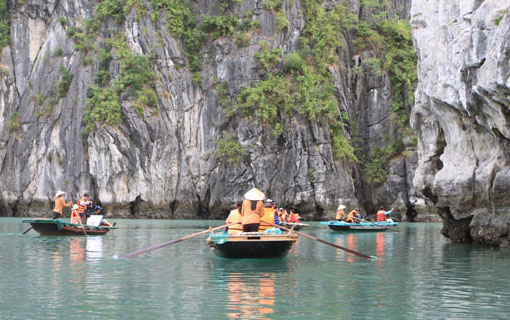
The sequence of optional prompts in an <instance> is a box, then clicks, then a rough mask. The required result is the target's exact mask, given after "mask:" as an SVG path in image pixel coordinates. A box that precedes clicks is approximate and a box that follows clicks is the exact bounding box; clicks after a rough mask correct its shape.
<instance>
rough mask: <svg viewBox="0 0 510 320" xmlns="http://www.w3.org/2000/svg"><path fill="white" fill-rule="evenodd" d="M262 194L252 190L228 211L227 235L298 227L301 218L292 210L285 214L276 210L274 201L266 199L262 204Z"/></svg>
mask: <svg viewBox="0 0 510 320" xmlns="http://www.w3.org/2000/svg"><path fill="white" fill-rule="evenodd" d="M264 197H265V195H264V193H263V192H262V191H260V190H259V189H257V188H253V189H251V190H250V191H248V192H247V193H246V194H245V195H244V198H245V200H244V201H240V202H238V203H237V204H236V206H235V207H234V208H232V210H231V211H230V214H229V215H228V217H227V219H226V223H227V224H230V226H228V227H227V232H228V233H229V234H237V233H240V232H264V231H266V230H270V229H272V228H275V227H278V226H281V225H287V226H289V225H290V226H292V225H293V224H296V225H299V224H300V222H299V219H300V218H301V217H300V216H299V214H298V213H296V211H294V210H293V209H292V210H290V211H289V212H287V210H285V209H284V208H279V209H278V208H277V203H276V201H273V200H271V199H267V200H266V202H265V203H264V201H263V200H264Z"/></svg>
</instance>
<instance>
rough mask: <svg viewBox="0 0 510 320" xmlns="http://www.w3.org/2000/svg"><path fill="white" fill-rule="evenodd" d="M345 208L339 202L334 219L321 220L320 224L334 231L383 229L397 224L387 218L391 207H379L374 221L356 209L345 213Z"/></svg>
mask: <svg viewBox="0 0 510 320" xmlns="http://www.w3.org/2000/svg"><path fill="white" fill-rule="evenodd" d="M345 208H346V207H345V206H344V205H343V204H340V205H339V206H338V209H337V211H336V220H333V221H326V222H321V224H325V225H328V226H329V228H330V229H332V230H334V231H350V230H351V231H385V230H387V229H388V228H390V227H394V226H397V225H398V223H396V222H394V221H393V220H392V219H388V218H387V216H388V215H390V214H391V213H392V212H393V209H391V210H390V211H386V210H384V208H382V207H381V208H380V210H379V211H377V213H376V221H375V222H371V221H369V220H368V217H367V216H366V215H364V214H362V213H360V212H359V211H358V210H356V209H353V210H351V211H350V212H349V214H348V215H346V214H345V211H344V209H345Z"/></svg>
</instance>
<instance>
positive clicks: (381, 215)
mask: <svg viewBox="0 0 510 320" xmlns="http://www.w3.org/2000/svg"><path fill="white" fill-rule="evenodd" d="M392 212H393V208H392V209H391V210H390V211H385V210H384V208H382V207H381V209H379V211H377V214H376V217H377V222H386V221H387V219H386V216H387V215H390V214H391V213H392Z"/></svg>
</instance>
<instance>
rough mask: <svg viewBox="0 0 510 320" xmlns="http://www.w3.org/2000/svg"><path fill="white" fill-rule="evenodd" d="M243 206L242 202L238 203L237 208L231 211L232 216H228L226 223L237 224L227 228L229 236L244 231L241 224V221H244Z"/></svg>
mask: <svg viewBox="0 0 510 320" xmlns="http://www.w3.org/2000/svg"><path fill="white" fill-rule="evenodd" d="M242 205H243V203H242V202H238V203H236V206H235V208H233V209H232V210H231V211H230V214H229V215H228V217H227V220H226V221H225V222H226V223H227V224H229V223H235V224H233V225H230V226H228V227H227V233H228V234H236V233H241V232H242V231H243V225H242V224H241V221H242V220H243V217H242V216H241V207H242Z"/></svg>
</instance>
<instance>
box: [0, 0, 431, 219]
mask: <svg viewBox="0 0 510 320" xmlns="http://www.w3.org/2000/svg"><path fill="white" fill-rule="evenodd" d="M378 3H379V2H378V1H375V2H374V1H361V3H360V1H357V0H351V1H346V2H345V4H344V1H316V0H307V1H305V0H301V1H300V0H286V1H283V0H266V1H263V0H256V1H249V0H245V1H237V0H217V1H214V0H198V1H173V0H166V1H158V0H151V1H144V0H135V1H123V0H105V1H99V2H94V1H91V0H77V1H71V0H60V1H58V0H33V1H30V0H27V1H23V2H21V1H17V2H13V3H11V8H10V45H8V46H6V47H4V48H3V51H2V58H1V62H2V68H3V72H2V81H1V90H0V163H1V164H2V166H1V168H0V202H1V204H2V206H1V207H2V210H1V214H2V215H13V216H23V215H29V214H32V215H34V214H38V213H40V212H44V211H48V210H49V209H50V203H51V201H52V197H53V195H54V193H55V191H56V190H58V189H62V190H64V191H67V192H68V198H71V199H77V198H78V195H79V193H80V192H82V191H83V190H88V191H89V193H91V194H92V198H93V199H94V200H95V201H96V202H97V203H101V204H102V205H103V206H104V207H106V208H107V210H108V211H109V212H110V214H114V215H117V216H127V217H153V218H216V217H223V216H224V214H225V212H226V210H227V209H228V208H229V207H230V206H231V205H232V204H233V203H234V202H235V201H236V200H238V199H240V198H241V197H242V194H243V193H244V192H245V191H246V190H247V189H248V188H250V187H252V186H257V187H258V188H260V189H261V190H263V191H264V192H265V193H266V195H267V196H268V197H269V198H273V199H277V200H278V201H279V203H280V205H281V206H285V207H293V208H296V209H298V210H299V211H301V212H302V213H303V214H304V215H307V216H308V217H313V218H319V219H322V218H328V217H331V215H332V212H333V211H334V210H335V208H336V206H337V205H338V203H339V201H343V203H344V204H346V205H347V206H348V207H350V206H361V207H362V210H367V211H370V212H369V213H373V212H372V211H373V210H374V209H375V207H376V206H378V205H386V206H388V207H389V206H394V207H395V209H396V211H397V212H398V213H399V214H401V215H402V216H403V217H404V218H405V214H406V212H411V216H410V217H411V218H414V217H415V216H414V214H413V212H414V211H413V210H412V205H413V203H411V202H412V201H410V199H415V198H416V197H414V198H413V197H412V196H413V193H414V190H413V188H412V187H411V181H412V178H413V172H414V166H415V165H416V156H415V154H414V151H413V150H414V143H413V137H412V134H409V133H406V132H405V127H406V124H407V116H406V113H408V112H409V109H410V104H411V101H410V98H409V95H408V94H407V93H406V92H407V91H406V90H407V89H408V88H407V87H406V86H407V85H408V84H405V85H403V84H401V83H403V82H408V83H410V82H411V81H409V79H407V78H405V79H404V78H403V79H400V78H398V77H396V76H395V74H396V71H395V72H391V71H390V70H389V67H385V65H384V63H385V62H384V61H390V62H391V59H393V58H395V57H397V58H400V56H405V55H406V54H408V55H409V57H411V58H410V59H411V60H412V56H413V55H414V53H413V52H411V51H412V50H409V48H407V47H404V48H403V49H399V48H397V49H399V50H400V52H398V53H396V54H395V55H391V56H390V55H389V54H387V55H386V56H385V52H386V53H389V51H388V50H387V45H388V43H390V42H391V41H389V40H391V39H393V38H392V37H394V38H395V39H394V40H395V43H399V41H401V43H402V44H404V43H405V37H403V36H402V35H401V34H400V32H401V30H404V32H405V23H404V24H403V25H401V24H397V23H396V22H395V21H397V20H399V19H404V21H405V20H407V19H408V18H409V7H410V1H407V0H392V1H389V2H388V3H387V5H379V4H378ZM385 3H386V2H385ZM376 14H378V16H374V15H376ZM374 17H375V18H374ZM373 21H376V22H377V23H379V24H378V25H377V24H376V22H373ZM386 22H388V23H387V24H384V23H386ZM391 23H393V24H391ZM374 30H375V31H374ZM377 30H379V31H377ZM328 32H329V34H328ZM378 32H379V33H378ZM401 36H402V37H403V38H402V39H404V40H402V39H400V37H401ZM328 37H330V38H328ZM328 39H331V40H328ZM406 51H409V52H406ZM291 53H297V54H295V55H290V54H291ZM388 59H389V60H388ZM412 63H413V62H412V61H410V64H411V65H412ZM399 81H400V82H399ZM331 84H333V85H332V86H331ZM411 85H412V84H411ZM330 87H331V88H330ZM247 88H248V89H247ZM296 88H297V89H296ZM303 88H304V89H303ZM396 88H397V89H396ZM406 88H407V89H406ZM257 90H258V91H257ZM257 92H258V93H262V94H259V95H258V96H256V93H257ZM396 97H398V99H397V98H396ZM271 99H272V100H271ZM397 100H398V101H397ZM332 101H333V102H332ZM395 101H397V102H399V103H397V104H396V107H395V104H394V106H393V107H392V104H393V103H394V102H395ZM284 106H285V107H284ZM310 106H311V107H310ZM266 107H267V108H266ZM264 108H266V109H264ZM395 110H397V113H395V112H394V111H395ZM398 112H400V124H399V123H398V121H395V119H394V118H395V116H398V115H399V114H398ZM390 145H391V146H393V145H394V146H395V147H394V148H393V149H391V150H390V151H388V150H389V149H388V148H389V146H390ZM354 147H355V148H354ZM374 150H375V151H377V152H375V151H374ZM355 158H356V159H358V160H357V161H354V159H355ZM366 164H368V165H366ZM367 172H371V174H370V175H369V174H367ZM367 176H370V177H369V178H367ZM424 216H425V213H424ZM418 218H419V217H418Z"/></svg>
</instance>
